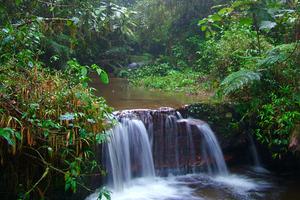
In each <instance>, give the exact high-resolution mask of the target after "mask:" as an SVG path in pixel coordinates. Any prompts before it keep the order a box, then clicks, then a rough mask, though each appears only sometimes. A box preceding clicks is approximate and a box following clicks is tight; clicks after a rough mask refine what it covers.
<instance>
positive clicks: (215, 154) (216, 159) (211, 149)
mask: <svg viewBox="0 0 300 200" xmlns="http://www.w3.org/2000/svg"><path fill="white" fill-rule="evenodd" d="M197 127H198V129H199V130H200V132H201V133H202V136H203V140H202V145H201V149H202V155H203V157H204V160H205V161H206V166H207V169H208V172H209V173H214V174H221V175H227V174H228V169H227V166H226V163H225V160H224V156H223V153H222V150H221V148H220V145H219V142H218V140H217V138H216V136H215V134H214V132H213V131H212V130H211V128H210V127H209V125H208V124H206V123H203V124H201V125H198V126H197Z"/></svg>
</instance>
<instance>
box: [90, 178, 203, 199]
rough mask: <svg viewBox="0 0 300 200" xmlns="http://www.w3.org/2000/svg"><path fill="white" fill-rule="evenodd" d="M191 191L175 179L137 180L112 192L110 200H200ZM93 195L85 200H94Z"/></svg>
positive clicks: (96, 194) (96, 195) (95, 196)
mask: <svg viewBox="0 0 300 200" xmlns="http://www.w3.org/2000/svg"><path fill="white" fill-rule="evenodd" d="M192 193H193V190H192V189H191V188H189V187H187V186H184V185H180V184H179V182H177V181H176V180H175V178H139V179H134V180H133V181H132V182H130V183H129V185H128V187H126V188H125V189H124V190H123V191H120V192H115V191H113V190H112V195H111V199H112V200H166V199H172V200H200V198H199V197H194V196H193V195H192ZM97 197H98V193H94V194H92V195H91V196H89V197H88V198H87V199H86V200H96V199H97Z"/></svg>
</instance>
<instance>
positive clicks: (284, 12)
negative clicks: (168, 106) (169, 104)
mask: <svg viewBox="0 0 300 200" xmlns="http://www.w3.org/2000/svg"><path fill="white" fill-rule="evenodd" d="M147 2H148V3H149V2H151V1H147ZM171 2H172V3H174V4H175V5H179V4H180V3H179V1H178V4H176V3H175V2H176V1H171ZM199 2H200V1H199ZM172 3H170V5H171V7H172V6H174V4H172ZM181 3H182V2H181ZM202 3H203V2H202ZM218 3H221V4H220V5H218ZM157 5H160V6H166V5H165V4H159V3H158V4H157ZM170 5H168V6H166V7H165V8H168V7H169V6H170ZM202 6H203V8H205V6H213V7H212V8H211V9H208V11H204V12H203V13H201V14H202V15H205V18H203V16H201V15H198V16H194V17H195V18H197V19H198V20H197V21H198V28H199V29H200V30H201V32H197V31H192V30H193V29H190V28H187V29H183V27H181V26H179V27H178V29H179V30H181V32H180V34H175V32H176V31H175V32H173V31H174V28H175V27H172V26H173V25H174V26H175V24H178V23H179V22H180V21H181V20H182V19H181V17H182V16H184V15H185V14H183V15H179V17H178V18H177V17H168V15H169V16H172V12H171V11H169V12H167V11H166V10H167V9H165V10H164V11H162V10H160V9H156V12H158V13H159V14H157V16H160V18H161V19H163V20H160V21H159V23H162V24H163V25H161V26H159V27H163V29H162V28H158V30H157V31H160V33H155V32H154V31H155V30H156V29H154V28H153V27H152V28H151V30H153V31H149V32H148V33H143V35H141V37H142V38H144V39H145V40H146V39H147V40H148V41H149V38H155V37H151V36H149V34H150V33H151V34H154V35H155V36H157V37H158V38H160V39H157V40H156V41H157V42H158V43H159V44H160V45H161V46H160V47H159V49H160V51H159V53H160V54H161V55H160V57H159V58H158V59H157V60H155V61H154V62H152V63H153V64H149V63H148V64H147V65H146V66H142V67H137V68H134V69H129V70H128V69H127V70H125V71H121V73H120V74H121V75H122V76H125V77H129V79H130V80H131V82H132V83H133V84H134V85H138V86H140V85H142V86H145V87H149V88H154V89H162V90H171V91H184V92H186V93H193V94H197V93H198V94H200V95H203V92H202V91H203V89H206V90H207V89H209V90H211V89H215V90H216V91H217V92H216V97H218V98H219V97H226V98H223V99H220V101H225V100H226V101H228V100H229V101H232V102H235V103H237V104H239V107H240V108H239V110H240V112H241V114H242V115H243V116H244V117H243V122H245V123H250V121H251V124H253V122H254V126H252V127H254V130H253V134H254V135H255V136H256V138H257V139H258V140H259V141H260V142H261V143H263V144H266V145H267V146H268V147H269V148H270V150H271V152H272V153H273V156H274V157H276V158H279V157H281V156H283V155H285V154H286V153H287V152H288V147H289V143H290V140H291V139H292V138H293V137H298V136H295V135H292V134H291V133H292V132H293V129H294V128H295V127H296V125H297V124H299V120H300V113H299V110H300V107H299V106H300V105H299V104H300V103H299V99H300V98H299V97H300V92H299V81H300V79H299V77H300V71H299V64H300V60H299V57H300V56H299V53H300V46H299V39H300V38H299V36H300V22H299V20H300V19H299V9H300V3H299V1H295V0H291V1H265V0H264V1H254V0H247V1H240V0H236V1H223V2H215V4H214V5H212V4H202ZM175 7H176V6H175ZM181 7H184V6H182V5H181ZM185 9H186V10H185V11H184V12H185V13H187V12H189V11H191V12H193V11H192V10H191V9H188V8H185ZM177 12H178V13H181V12H179V11H177ZM152 14H153V12H152ZM195 18H186V20H185V21H184V23H185V27H192V26H193V27H197V25H196V24H195V21H194V19H195ZM146 19H147V20H150V21H151V20H153V19H152V18H151V17H150V16H148V18H147V17H146ZM166 19H168V20H166ZM143 20H145V19H143ZM154 21H155V20H153V22H154ZM145 24H148V23H145ZM168 27H169V28H168ZM165 28H166V29H167V30H165ZM175 29H176V28H175ZM164 34H165V35H164ZM144 35H145V37H143V36H144ZM170 36H171V37H172V36H173V38H176V39H177V40H172V39H171V38H169V39H166V37H170ZM174 36H175V37H174ZM165 41H168V42H165ZM150 43H151V44H155V42H150ZM141 44H144V40H141ZM165 44H170V45H169V46H168V45H165ZM162 45H163V46H162ZM148 49H149V48H148ZM149 50H150V49H149ZM204 94H205V93H204Z"/></svg>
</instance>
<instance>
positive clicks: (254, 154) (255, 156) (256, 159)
mask: <svg viewBox="0 0 300 200" xmlns="http://www.w3.org/2000/svg"><path fill="white" fill-rule="evenodd" d="M249 141H250V151H251V154H252V157H253V164H254V167H262V165H261V162H260V159H259V157H258V153H257V150H256V146H255V143H254V140H253V137H252V136H251V135H249Z"/></svg>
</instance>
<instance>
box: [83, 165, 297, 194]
mask: <svg viewBox="0 0 300 200" xmlns="http://www.w3.org/2000/svg"><path fill="white" fill-rule="evenodd" d="M299 182H300V178H299V177H298V178H296V177H289V176H280V177H278V176H276V175H274V174H272V173H270V172H267V171H264V172H257V171H256V170H254V169H251V168H239V169H238V170H236V171H235V172H233V173H232V174H229V175H226V176H208V175H206V174H187V175H183V176H169V177H155V178H138V179H134V180H133V181H132V182H130V183H128V185H127V187H126V188H125V189H124V190H123V191H113V190H112V196H111V198H112V200H298V199H300V191H299V188H300V187H299V186H300V185H299ZM96 199H97V193H95V194H92V195H91V196H89V197H88V198H87V200H96Z"/></svg>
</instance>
